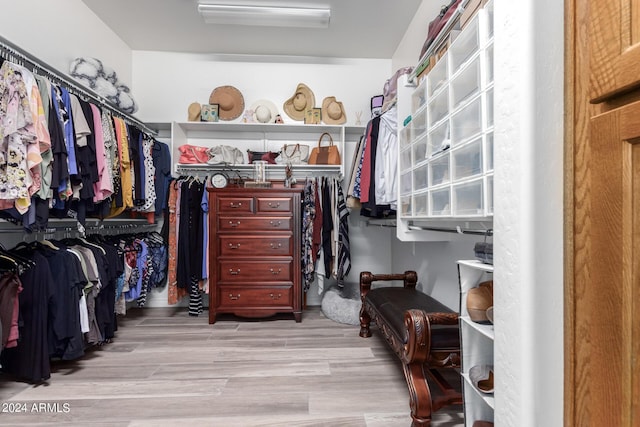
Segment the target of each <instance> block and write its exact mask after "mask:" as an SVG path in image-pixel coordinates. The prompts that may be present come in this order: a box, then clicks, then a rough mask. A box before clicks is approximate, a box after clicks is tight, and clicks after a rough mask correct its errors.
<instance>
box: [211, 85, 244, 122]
mask: <svg viewBox="0 0 640 427" xmlns="http://www.w3.org/2000/svg"><path fill="white" fill-rule="evenodd" d="M209 104H218V106H219V107H218V117H219V118H220V120H233V119H237V118H238V117H240V114H242V112H243V111H244V98H243V97H242V93H240V91H239V90H238V89H236V88H235V87H233V86H218V87H217V88H215V89H214V90H213V92H211V95H210V96H209Z"/></svg>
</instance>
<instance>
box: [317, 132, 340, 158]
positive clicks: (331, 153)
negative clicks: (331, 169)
mask: <svg viewBox="0 0 640 427" xmlns="http://www.w3.org/2000/svg"><path fill="white" fill-rule="evenodd" d="M325 136H328V137H329V146H328V147H323V146H322V145H321V144H322V139H323V138H324V137H325ZM340 163H341V160H340V151H338V146H336V145H333V138H332V137H331V135H330V134H329V133H327V132H324V133H323V134H322V135H320V139H318V146H317V147H314V148H313V150H311V154H310V155H309V164H310V165H339V164H340Z"/></svg>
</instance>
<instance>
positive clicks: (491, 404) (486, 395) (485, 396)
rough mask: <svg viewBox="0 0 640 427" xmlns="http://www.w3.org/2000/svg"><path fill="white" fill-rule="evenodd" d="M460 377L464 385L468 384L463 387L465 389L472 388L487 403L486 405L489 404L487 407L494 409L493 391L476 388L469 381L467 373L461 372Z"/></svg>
mask: <svg viewBox="0 0 640 427" xmlns="http://www.w3.org/2000/svg"><path fill="white" fill-rule="evenodd" d="M462 378H464V381H465V385H467V386H468V387H466V388H465V390H472V391H473V392H475V393H476V395H477V396H478V397H480V398H481V399H482V400H483V401H484V402H485V403H486V404H487V406H489V408H491V409H495V397H494V396H493V393H483V392H481V391H480V390H478V388H477V387H476V386H475V385H473V383H472V382H471V379H470V378H469V375H468V374H464V373H463V374H462Z"/></svg>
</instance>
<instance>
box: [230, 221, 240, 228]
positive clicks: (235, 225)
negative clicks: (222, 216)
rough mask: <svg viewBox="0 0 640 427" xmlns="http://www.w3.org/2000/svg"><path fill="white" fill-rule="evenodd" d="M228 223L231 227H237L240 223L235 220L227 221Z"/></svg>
mask: <svg viewBox="0 0 640 427" xmlns="http://www.w3.org/2000/svg"><path fill="white" fill-rule="evenodd" d="M229 225H230V226H231V227H237V226H239V225H240V221H236V222H233V221H229Z"/></svg>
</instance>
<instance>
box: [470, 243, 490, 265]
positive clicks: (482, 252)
mask: <svg viewBox="0 0 640 427" xmlns="http://www.w3.org/2000/svg"><path fill="white" fill-rule="evenodd" d="M473 251H474V252H475V257H476V258H478V259H479V260H480V261H482V262H484V263H485V264H492V265H493V243H487V242H478V243H476V245H475V246H474V248H473Z"/></svg>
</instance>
